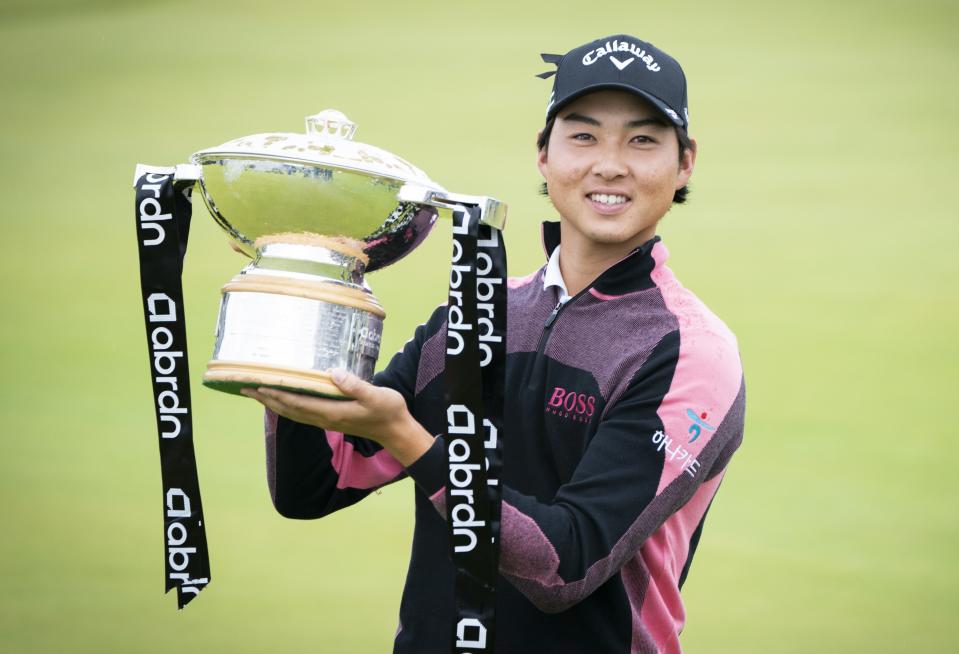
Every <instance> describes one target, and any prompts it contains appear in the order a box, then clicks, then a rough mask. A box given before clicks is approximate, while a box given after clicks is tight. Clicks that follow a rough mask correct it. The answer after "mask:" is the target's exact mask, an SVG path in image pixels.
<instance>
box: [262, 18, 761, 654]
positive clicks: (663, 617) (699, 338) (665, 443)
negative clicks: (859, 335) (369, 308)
mask: <svg viewBox="0 0 959 654" xmlns="http://www.w3.org/2000/svg"><path fill="white" fill-rule="evenodd" d="M544 58H545V59H547V60H548V61H552V62H553V63H556V64H557V65H558V70H557V71H556V79H555V80H554V86H553V94H552V96H551V99H550V105H549V107H548V110H547V116H546V118H547V124H546V127H545V128H544V130H543V132H542V133H541V135H540V139H539V154H538V160H537V163H538V166H539V169H540V171H541V173H542V174H543V177H544V178H545V180H546V186H547V189H548V193H549V197H550V200H551V201H552V203H553V205H554V206H555V207H556V209H557V211H558V212H559V215H560V221H559V223H558V224H557V223H546V224H545V225H544V232H543V234H544V245H545V248H546V251H547V253H548V255H549V260H548V263H547V264H546V265H545V266H544V267H543V268H541V269H540V270H538V271H537V272H535V273H533V274H531V275H529V276H528V277H525V278H523V279H518V280H511V284H510V291H509V311H508V319H509V324H508V342H507V352H508V355H507V357H508V358H507V371H506V384H507V387H506V403H507V404H506V415H507V416H509V418H510V422H509V423H508V427H507V430H508V431H507V433H506V434H505V438H504V443H505V445H504V468H503V480H502V481H503V510H502V527H501V529H502V531H501V543H500V546H501V565H500V572H501V583H500V584H499V586H498V588H497V642H496V647H497V652H501V653H505V652H522V653H524V654H526V653H530V652H551V653H561V652H590V653H598V652H622V653H626V652H657V651H658V652H678V651H680V645H679V633H680V631H681V630H682V627H683V624H684V620H685V612H684V608H683V603H682V600H681V598H680V593H679V589H680V587H681V586H682V583H683V581H684V580H685V578H686V574H687V572H688V570H689V564H690V562H691V560H692V557H693V553H694V551H695V549H696V545H697V542H698V540H699V536H700V533H701V530H702V526H703V520H704V518H705V515H706V511H707V509H708V508H709V505H710V502H711V501H712V499H713V496H714V494H715V493H716V490H717V488H718V486H719V483H720V481H721V479H722V478H723V475H724V473H725V469H726V465H727V463H728V462H729V459H730V457H731V456H732V454H733V452H734V451H735V450H736V448H737V447H738V446H739V444H740V442H741V439H742V430H743V415H744V406H745V399H744V398H745V396H744V389H743V378H742V369H741V365H740V361H739V355H738V352H737V346H736V340H735V338H734V336H733V335H732V334H731V333H730V331H729V330H728V329H727V328H726V327H725V325H723V323H722V322H721V321H720V320H719V319H718V318H716V317H715V316H714V315H713V314H712V313H710V311H709V310H708V309H707V308H706V307H705V306H704V305H703V304H702V303H701V302H700V301H699V300H698V299H697V298H696V297H695V296H694V295H693V294H692V293H690V292H689V291H687V290H686V289H685V288H683V287H682V286H681V285H680V284H679V282H677V281H676V278H675V277H674V276H673V273H672V272H671V271H670V269H669V268H668V267H667V266H666V259H667V257H668V254H667V252H666V248H665V247H664V246H663V244H662V243H661V242H660V241H659V238H658V237H656V236H655V233H656V226H657V224H658V223H659V221H660V220H661V219H662V217H663V216H664V215H665V214H666V212H667V211H668V210H669V208H670V206H671V204H672V203H673V202H674V201H679V202H681V201H683V200H684V199H685V193H686V182H687V181H688V179H689V177H690V175H691V173H692V172H693V166H694V163H695V159H696V147H695V142H694V141H691V140H690V139H689V138H688V136H687V128H688V113H687V110H686V83H685V76H684V75H683V72H682V69H681V68H680V66H679V64H678V63H677V62H676V61H675V60H673V59H672V58H671V57H669V56H668V55H666V54H665V53H664V52H662V51H660V50H659V49H657V48H655V47H654V46H652V45H650V44H648V43H645V42H643V41H640V40H638V39H636V38H634V37H631V36H626V35H619V36H615V37H609V38H607V39H601V40H599V41H594V42H592V43H589V44H586V45H584V46H581V47H579V48H576V49H574V50H572V51H570V52H569V53H567V54H566V55H565V56H563V57H561V58H560V57H551V56H544ZM560 242H562V247H560ZM444 350H445V308H443V307H441V308H440V309H438V310H437V311H436V312H435V313H434V314H433V316H432V317H431V318H430V320H429V321H427V322H426V323H425V324H424V325H421V326H420V327H419V328H418V329H417V330H416V334H415V336H414V337H413V339H412V340H411V341H410V342H409V343H408V344H407V345H406V347H405V348H404V350H403V351H402V352H400V353H399V354H397V355H396V356H395V357H394V358H393V360H392V361H391V362H390V364H389V366H388V367H387V368H386V370H384V371H383V372H381V373H380V374H378V375H377V377H376V379H375V380H374V383H373V384H366V383H364V382H362V381H360V380H359V379H357V378H355V377H353V376H351V375H348V374H345V373H336V374H335V380H336V383H337V384H338V385H339V386H340V387H341V388H342V389H343V390H344V391H345V392H346V393H347V394H349V395H351V396H353V397H355V398H356V399H355V401H351V402H336V401H330V400H322V399H317V398H311V397H305V396H298V395H294V394H290V393H282V392H279V391H273V390H269V389H260V390H258V391H251V392H249V395H250V396H251V397H255V398H256V399H258V400H259V401H261V402H262V403H263V404H264V405H265V406H266V407H267V409H268V411H267V429H266V431H267V449H268V476H269V481H270V488H271V492H272V495H273V499H274V502H275V504H276V507H277V509H278V510H279V511H280V512H281V513H282V514H284V515H286V516H288V517H292V518H316V517H320V516H323V515H326V514H328V513H330V512H332V511H335V510H337V509H340V508H343V507H345V506H348V505H350V504H353V503H354V502H357V501H359V500H360V499H362V498H363V497H365V496H366V495H367V494H369V493H370V492H371V491H372V490H373V489H375V488H377V487H379V486H382V485H384V484H387V483H390V482H392V481H395V480H397V479H400V478H402V477H403V476H405V475H408V476H410V477H412V478H413V480H414V481H415V482H416V527H415V531H414V536H413V550H412V558H411V561H410V568H409V575H408V577H407V582H406V588H405V591H404V594H403V601H402V606H401V609H400V620H401V625H400V631H399V633H398V635H397V638H396V644H395V651H396V652H416V653H417V654H422V653H424V652H447V651H449V647H450V642H449V640H450V625H451V621H452V578H453V568H452V565H451V563H450V561H449V557H448V550H449V546H448V536H447V530H446V525H445V522H444V520H445V507H444V505H443V495H444V494H443V486H444V482H445V479H446V463H447V461H446V450H445V447H444V441H443V433H444V431H445V429H446V416H445V408H444V406H445V405H444V401H443V389H444V386H443V360H444V359H443V357H444ZM344 434H351V435H344Z"/></svg>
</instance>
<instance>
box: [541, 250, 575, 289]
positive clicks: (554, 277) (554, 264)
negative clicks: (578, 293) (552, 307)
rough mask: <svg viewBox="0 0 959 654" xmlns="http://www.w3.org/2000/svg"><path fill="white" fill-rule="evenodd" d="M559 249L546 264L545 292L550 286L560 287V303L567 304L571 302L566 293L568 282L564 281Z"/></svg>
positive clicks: (544, 274)
mask: <svg viewBox="0 0 959 654" xmlns="http://www.w3.org/2000/svg"><path fill="white" fill-rule="evenodd" d="M559 247H560V246H558V245H557V246H556V249H555V250H553V254H551V255H550V257H549V262H548V263H547V264H546V272H545V273H543V290H544V291H545V290H546V289H548V288H549V287H550V286H558V287H559V301H560V302H566V301H567V300H569V293H568V292H567V291H566V282H564V281H563V273H562V272H560V269H559Z"/></svg>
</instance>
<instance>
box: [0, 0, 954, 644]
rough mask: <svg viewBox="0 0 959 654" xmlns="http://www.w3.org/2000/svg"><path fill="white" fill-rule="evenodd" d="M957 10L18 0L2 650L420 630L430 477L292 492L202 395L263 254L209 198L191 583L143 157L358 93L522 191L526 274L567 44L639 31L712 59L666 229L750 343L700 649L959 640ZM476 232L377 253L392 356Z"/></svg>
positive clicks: (4, 156)
mask: <svg viewBox="0 0 959 654" xmlns="http://www.w3.org/2000/svg"><path fill="white" fill-rule="evenodd" d="M957 27H959V9H957V5H956V3H955V2H952V1H934V0H926V1H921V2H905V1H892V0H889V1H882V2H880V1H877V2H865V1H855V2H843V3H832V2H825V1H822V0H811V1H810V2H804V3H769V2H759V1H756V2H732V3H712V2H707V1H705V0H691V1H689V2H682V3H658V4H657V3H652V4H651V3H636V2H607V3H583V2H572V1H567V0H554V1H551V2H548V3H520V2H500V1H498V0H494V1H487V2H484V3H460V2H447V3H435V4H434V3H421V2H375V3H362V2H358V3H355V4H351V3H346V2H336V3H327V2H322V1H320V2H296V3H291V2H272V3H260V2H252V1H250V0H241V1H237V0H233V1H231V2H204V3H190V2H169V1H168V2H163V1H158V2H150V3H143V2H125V1H120V0H115V1H109V0H99V1H86V2H84V1H80V0H75V1H69V0H60V1H45V2H32V1H28V0H17V1H15V2H11V1H10V0H3V1H2V2H0V81H2V88H3V94H2V97H3V99H2V101H0V188H2V196H0V211H2V217H3V233H4V237H5V238H4V239H3V240H4V244H3V250H2V255H0V272H2V279H3V284H2V286H0V288H2V291H0V293H2V305H0V306H2V311H3V318H2V320H0V334H2V338H0V361H2V367H3V375H2V382H0V424H2V426H3V434H2V437H0V492H2V496H0V497H2V502H0V517H2V520H3V527H2V530H0V534H2V535H0V579H2V580H3V581H2V588H3V590H2V593H0V649H2V650H3V651H5V652H31V653H32V652H104V651H107V652H112V651H124V652H168V651H180V652H200V651H230V652H234V653H237V654H239V653H241V652H262V651H266V650H271V651H273V650H275V651H290V652H293V651H319V652H348V653H349V652H382V651H388V649H389V647H390V643H391V639H392V635H393V631H394V628H395V626H396V614H397V608H398V603H399V596H400V591H401V588H402V584H403V580H404V577H405V568H406V560H407V556H408V553H409V547H410V533H411V518H412V494H413V488H412V486H411V484H410V483H409V482H402V483H400V484H398V485H396V486H394V487H391V488H389V489H387V490H385V491H383V492H382V493H380V494H378V495H375V496H372V497H371V498H369V499H368V500H367V501H365V502H363V503H362V504H361V505H359V506H357V507H354V508H353V509H351V510H350V511H346V512H343V513H342V514H340V515H334V516H331V517H330V518H328V519H325V520H321V521H315V522H294V521H288V520H285V519H283V518H281V517H279V516H278V515H277V514H275V513H274V511H273V510H272V507H271V505H270V502H269V498H268V494H267V491H266V483H265V479H264V466H263V445H262V436H261V430H260V411H259V410H258V409H257V406H256V405H254V404H253V403H252V402H250V401H247V400H244V399H242V398H237V397H233V396H227V395H224V394H219V393H214V392H212V391H209V390H207V389H204V388H202V387H201V386H200V385H199V379H200V376H201V374H202V371H203V368H204V364H205V361H206V358H207V356H208V354H209V352H210V351H211V346H212V331H213V324H214V319H215V313H216V309H217V301H218V290H219V287H220V285H221V284H222V283H224V282H225V281H226V280H227V279H228V278H229V277H230V276H231V275H232V274H234V273H235V272H236V271H237V270H238V269H239V268H240V266H241V265H242V261H241V258H240V257H238V256H237V255H235V254H234V253H232V252H231V251H230V250H229V249H228V248H227V246H226V240H225V238H224V236H223V234H222V233H221V232H220V231H219V229H218V228H217V227H216V226H215V224H214V223H213V221H212V220H210V219H209V218H208V217H207V214H206V211H205V209H203V208H202V207H199V206H198V207H197V210H196V212H195V218H194V228H193V234H192V242H191V250H190V253H189V255H188V259H187V264H186V273H185V275H186V279H185V284H186V303H187V309H188V314H189V325H190V339H191V340H190V349H191V354H192V361H191V364H192V376H193V380H194V384H195V388H194V396H195V413H196V417H195V423H196V424H195V427H196V434H197V437H196V448H197V457H198V461H199V467H200V473H201V482H202V489H203V500H204V503H205V505H206V513H207V517H208V536H209V540H210V550H211V552H212V565H213V574H214V582H213V583H212V584H211V585H210V586H209V588H208V589H207V590H206V591H204V592H203V593H202V595H201V596H200V597H199V598H198V599H197V600H196V601H194V602H193V603H192V604H191V605H190V606H189V607H188V609H187V610H185V611H182V612H177V610H176V608H175V600H174V598H173V597H172V596H164V595H163V594H162V588H163V587H162V576H163V569H162V566H161V563H162V556H163V544H162V534H161V529H160V514H161V501H162V498H161V489H160V480H159V471H158V466H157V459H158V456H157V444H156V436H155V434H154V432H153V429H154V425H153V415H152V409H151V401H150V388H149V373H148V368H147V358H146V353H145V343H144V334H143V323H142V317H141V315H140V314H139V299H138V298H139V295H138V293H139V291H138V272H137V263H136V247H135V238H134V231H133V215H132V209H133V193H132V189H131V182H132V174H133V167H134V164H135V163H137V162H145V163H153V164H173V163H177V162H182V161H185V159H186V157H187V156H188V155H189V154H190V153H191V152H193V151H195V150H198V149H201V148H204V147H209V146H213V145H216V144H219V143H222V142H224V141H227V140H229V139H232V138H236V137H239V136H242V135H245V134H251V133H256V132H262V131H299V130H300V129H301V128H302V117H303V116H304V115H306V114H308V113H314V112H316V111H319V110H321V109H323V108H326V107H336V108H339V109H341V110H342V111H344V112H346V113H347V114H348V115H349V116H350V117H351V118H352V119H353V120H355V121H356V122H357V123H358V124H359V131H358V133H357V139H358V140H362V141H365V142H368V143H373V144H375V145H378V146H381V147H383V148H385V149H388V150H390V151H393V152H395V153H397V154H399V155H401V156H404V157H406V158H408V159H409V160H410V161H412V162H413V163H414V164H416V165H418V166H420V167H422V168H423V169H424V170H426V171H427V172H428V173H429V174H430V175H431V177H433V179H435V180H437V181H438V182H440V183H441V184H444V185H445V186H446V187H447V188H450V189H453V190H456V191H461V192H467V193H477V194H488V195H493V196H495V197H498V198H501V199H503V200H505V201H507V202H509V204H510V213H511V218H510V224H509V228H508V232H507V237H508V239H507V240H508V243H509V256H510V265H511V271H512V273H513V274H525V273H527V272H529V271H530V270H532V269H534V268H536V267H538V266H539V265H540V264H541V263H542V254H541V250H540V247H539V244H538V236H537V234H538V223H539V221H540V220H541V219H543V218H547V217H551V216H552V215H553V212H552V211H551V208H550V206H549V205H548V203H547V202H546V201H545V200H544V199H542V198H540V197H538V196H537V194H536V188H537V185H538V182H539V179H538V173H537V171H536V169H535V166H534V154H535V153H534V137H535V133H536V131H537V129H538V128H539V127H540V126H541V122H542V114H543V110H544V107H545V104H546V98H547V95H548V93H549V86H550V83H549V82H546V81H542V80H538V79H536V78H535V77H534V75H535V74H536V73H539V72H542V71H543V70H546V69H547V68H548V67H547V66H546V65H544V64H543V63H541V62H540V61H539V57H538V53H540V52H543V51H547V52H564V51H565V50H567V49H569V48H570V47H573V46H575V45H578V44H580V43H582V42H584V41H586V40H588V39H590V38H594V37H598V36H603V35H606V34H612V33H616V32H621V31H626V32H632V33H635V34H638V35H640V36H642V37H644V38H647V39H649V40H651V41H653V42H654V43H656V44H657V45H660V46H661V47H663V48H664V49H666V50H667V51H668V52H670V53H671V54H673V55H675V56H676V57H677V58H678V59H679V60H680V61H681V62H682V63H683V65H684V67H685V69H686V72H687V75H688V77H689V80H690V111H691V117H692V133H693V135H694V136H695V137H697V138H698V140H699V144H700V156H699V162H698V166H697V170H696V174H695V176H694V183H693V195H692V197H691V203H690V204H689V205H688V206H687V207H683V208H678V209H676V210H675V211H673V212H672V213H671V214H669V216H667V218H666V219H665V221H664V222H663V224H662V227H661V234H662V236H663V238H664V240H665V242H666V243H667V244H668V246H669V248H670V249H671V251H672V255H673V256H672V266H673V268H674V270H676V272H677V274H678V275H679V276H680V278H681V279H682V280H683V281H684V282H685V284H686V285H687V286H689V287H690V288H692V289H694V290H695V291H696V292H697V293H698V294H699V295H700V297H702V298H703V299H704V300H705V301H706V302H707V303H708V304H709V305H710V306H711V307H712V308H713V309H714V310H715V311H716V312H717V313H718V314H719V315H720V316H722V317H723V318H724V319H725V320H726V321H727V323H728V324H729V325H730V326H731V327H732V328H733V329H734V331H735V332H736V333H737V335H738V337H739V341H740V347H741V350H742V355H743V360H744V363H745V368H746V375H747V382H748V389H749V393H748V412H747V428H746V440H745V443H744V445H743V447H742V449H741V450H740V452H739V453H738V454H737V456H736V457H735V459H734V460H733V462H732V465H731V469H730V472H729V474H728V476H727V479H726V482H725V483H724V485H723V488H722V490H721V492H720V494H719V501H717V502H716V504H715V505H714V507H713V510H712V512H711V514H710V517H709V520H708V521H707V528H706V531H705V534H704V537H703V541H702V543H701V546H700V549H699V553H698V555H697V559H696V562H695V564H694V566H693V570H692V574H691V576H690V580H689V583H688V584H687V585H686V588H685V590H684V596H685V599H686V603H687V609H688V627H687V629H686V631H685V632H684V634H683V641H684V644H685V647H686V648H687V650H688V651H690V652H730V653H732V652H946V651H957V650H959V636H957V630H956V627H955V622H954V621H955V618H956V615H957V609H959V598H957V592H959V583H957V582H959V570H957V567H959V566H957V563H959V557H957V547H959V524H957V523H959V521H957V508H956V490H955V480H956V476H957V473H956V464H957V463H959V457H957V455H956V449H955V437H956V435H957V428H956V420H957V418H956V403H955V399H954V396H955V394H956V391H957V390H959V384H957V379H956V377H957V369H959V367H957V364H959V348H957V345H956V337H957V333H959V306H957V297H959V295H957V291H959V284H957V282H959V279H957V278H959V257H957V256H956V252H955V250H956V248H957V246H959V221H957V218H959V215H957V210H956V205H957V200H956V198H955V187H956V184H957V179H959V176H957V173H959V166H957V155H956V152H957V148H959V128H957V126H956V119H957V117H959V91H957V77H959V76H957V72H959V67H957V66H959V46H957V40H956V38H955V34H956V30H957ZM448 250H449V227H448V225H440V226H439V227H438V228H437V229H436V230H435V231H434V234H433V235H432V237H431V239H430V240H429V242H428V243H427V244H426V245H424V246H423V247H422V248H421V249H419V250H418V251H417V252H416V253H414V254H413V255H411V256H410V257H408V259H407V260H405V261H403V262H402V263H401V264H398V265H396V266H395V267H394V268H393V269H391V270H388V271H386V272H383V273H380V274H376V275H373V276H371V279H370V281H371V284H372V286H373V288H374V290H375V292H376V294H377V295H378V297H379V298H380V299H381V300H382V302H383V304H384V305H385V306H386V307H387V309H388V311H389V314H390V315H389V318H388V322H387V327H386V334H385V343H384V347H383V353H384V359H383V360H384V362H385V360H386V357H388V356H389V355H390V354H391V353H392V352H393V351H395V350H396V349H397V348H398V347H400V345H401V344H402V343H403V342H404V341H405V340H406V339H407V337H408V336H409V334H410V333H411V331H412V329H413V328H414V326H415V325H416V324H417V323H418V322H420V321H421V320H423V319H424V318H425V317H426V316H427V315H428V312H429V311H430V310H431V309H432V308H433V307H434V306H435V305H436V304H438V303H439V302H441V301H442V299H443V295H444V291H443V289H444V283H445V281H446V276H447V273H446V270H447V266H448V261H447V259H446V257H447V256H448ZM507 447H508V445H507ZM507 456H508V450H507Z"/></svg>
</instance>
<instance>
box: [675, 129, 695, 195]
mask: <svg viewBox="0 0 959 654" xmlns="http://www.w3.org/2000/svg"><path fill="white" fill-rule="evenodd" d="M689 142H690V144H691V145H690V147H688V148H686V151H685V152H684V153H683V158H682V160H681V161H680V162H679V175H678V176H677V178H676V190H677V191H678V190H679V189H681V188H682V187H684V186H686V184H687V183H688V182H689V178H690V177H691V176H692V174H693V168H695V167H696V151H697V150H698V149H699V148H698V146H697V145H696V139H689Z"/></svg>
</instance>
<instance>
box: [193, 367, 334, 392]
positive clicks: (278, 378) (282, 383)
mask: <svg viewBox="0 0 959 654" xmlns="http://www.w3.org/2000/svg"><path fill="white" fill-rule="evenodd" d="M203 385H204V386H207V387H209V388H213V389H215V390H218V391H223V392H224V393H231V394H233V395H240V394H241V393H240V391H241V390H242V389H244V388H256V387H258V386H268V387H270V388H276V389H279V390H281V391H290V392H292V393H305V394H307V395H317V396H319V397H326V398H330V399H334V400H348V399H350V398H349V397H347V396H346V395H345V394H344V393H343V391H341V390H340V389H339V388H338V387H337V386H336V384H334V383H333V381H332V379H330V376H329V375H328V374H326V373H325V372H319V371H315V370H294V369H292V368H282V367H278V366H268V365H262V364H256V363H248V362H231V361H210V362H209V363H207V368H206V373H205V374H204V375H203Z"/></svg>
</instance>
